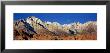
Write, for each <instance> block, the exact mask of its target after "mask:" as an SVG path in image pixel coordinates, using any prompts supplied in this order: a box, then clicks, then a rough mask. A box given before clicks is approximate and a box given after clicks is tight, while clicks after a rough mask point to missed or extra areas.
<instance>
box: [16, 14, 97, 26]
mask: <svg viewBox="0 0 110 53" xmlns="http://www.w3.org/2000/svg"><path fill="white" fill-rule="evenodd" d="M29 16H35V17H37V18H39V19H41V20H42V21H50V22H58V23H60V24H69V23H73V22H80V23H85V22H87V21H97V13H14V20H18V19H26V18H27V17H29Z"/></svg>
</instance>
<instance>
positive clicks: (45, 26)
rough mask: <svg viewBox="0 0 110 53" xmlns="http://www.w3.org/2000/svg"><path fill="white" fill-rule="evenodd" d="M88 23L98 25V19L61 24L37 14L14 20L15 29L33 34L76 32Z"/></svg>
mask: <svg viewBox="0 0 110 53" xmlns="http://www.w3.org/2000/svg"><path fill="white" fill-rule="evenodd" d="M88 23H92V24H94V25H95V26H96V21H89V22H87V23H85V24H81V23H79V22H78V23H70V24H64V25H61V24H60V23H58V22H49V21H42V20H40V19H39V18H37V17H35V16H30V17H27V18H26V19H19V20H16V21H14V30H16V31H18V32H19V33H21V35H22V32H24V33H26V34H29V35H31V34H42V33H45V32H46V31H48V32H49V33H53V34H58V35H60V34H61V33H63V34H71V33H73V34H76V33H77V32H78V30H82V29H84V26H86V25H87V24H88ZM95 26H94V27H95ZM78 27H80V28H78ZM85 28H86V27H85ZM21 31H22V32H21Z"/></svg>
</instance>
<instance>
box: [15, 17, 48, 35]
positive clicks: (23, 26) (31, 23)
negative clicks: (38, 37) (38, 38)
mask: <svg viewBox="0 0 110 53" xmlns="http://www.w3.org/2000/svg"><path fill="white" fill-rule="evenodd" d="M14 29H15V30H17V31H18V32H19V31H20V30H22V31H23V32H25V33H27V34H37V33H42V31H41V30H47V31H48V28H47V27H46V26H45V23H44V22H42V21H41V20H40V19H38V18H36V17H34V16H30V17H28V18H26V19H20V20H17V21H14ZM19 33H22V32H19Z"/></svg>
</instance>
